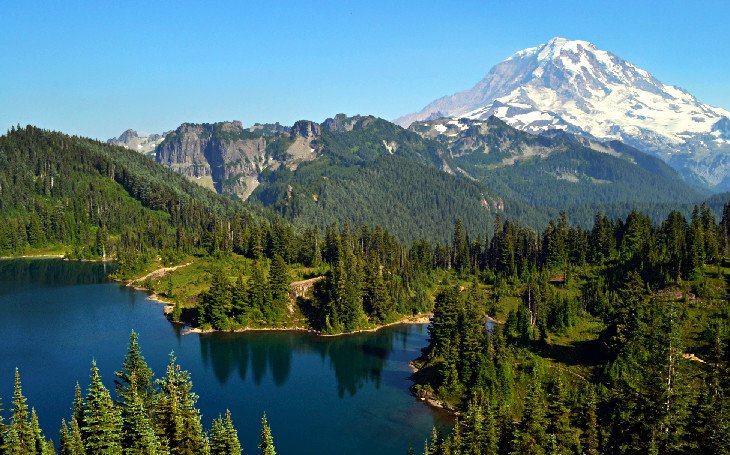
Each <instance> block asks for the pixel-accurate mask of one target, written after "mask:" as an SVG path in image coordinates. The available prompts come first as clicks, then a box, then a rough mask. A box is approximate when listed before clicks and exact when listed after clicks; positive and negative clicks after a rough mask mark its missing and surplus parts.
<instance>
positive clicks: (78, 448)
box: [60, 419, 86, 455]
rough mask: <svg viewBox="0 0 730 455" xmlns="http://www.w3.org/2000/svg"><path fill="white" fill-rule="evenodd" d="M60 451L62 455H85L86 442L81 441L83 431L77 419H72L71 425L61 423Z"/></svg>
mask: <svg viewBox="0 0 730 455" xmlns="http://www.w3.org/2000/svg"><path fill="white" fill-rule="evenodd" d="M60 439H61V443H60V449H61V455H85V454H86V452H85V451H84V442H83V441H82V439H81V430H80V429H79V425H78V423H77V422H76V420H75V419H71V423H68V424H67V423H66V421H65V420H62V421H61V431H60Z"/></svg>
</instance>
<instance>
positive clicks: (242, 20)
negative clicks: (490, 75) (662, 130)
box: [0, 0, 730, 139]
mask: <svg viewBox="0 0 730 455" xmlns="http://www.w3.org/2000/svg"><path fill="white" fill-rule="evenodd" d="M0 11H1V12H2V13H0V47H1V48H2V54H1V56H0V62H2V63H0V128H3V129H5V128H9V127H10V125H13V124H16V123H20V124H23V125H24V124H28V123H30V124H34V125H38V126H41V127H44V128H50V129H56V130H62V131H64V132H68V133H73V134H81V135H85V136H91V137H96V138H103V139H105V138H108V137H111V136H116V135H118V134H119V133H121V132H122V131H123V130H125V129H126V128H134V129H138V130H142V131H147V132H161V131H163V130H169V129H173V128H175V127H177V126H178V125H179V124H180V123H182V122H185V121H191V122H212V121H221V120H233V119H236V120H242V121H243V122H244V124H250V123H253V122H274V121H279V122H281V123H284V124H291V123H293V122H294V121H296V120H298V119H311V120H315V121H322V120H323V119H325V118H326V117H329V116H332V115H334V114H336V113H338V112H344V113H347V114H374V115H378V116H381V117H384V118H388V119H392V118H395V117H398V116H399V115H402V114H405V113H409V112H412V111H415V110H418V109H420V108H421V107H423V106H424V105H425V104H426V103H428V102H430V101H432V100H433V99H435V98H438V97H440V96H443V95H447V94H452V93H454V92H456V91H458V90H462V89H466V88H469V87H471V86H472V85H473V84H474V83H476V82H477V81H478V80H479V79H481V78H482V76H483V75H484V74H485V73H486V72H487V71H488V70H489V69H490V68H491V67H492V66H493V65H494V64H496V63H498V62H499V61H501V60H503V59H504V58H506V57H508V56H509V55H511V54H512V53H514V52H515V51H517V50H519V49H522V48H526V47H532V46H535V45H537V44H539V43H542V42H545V41H547V40H548V39H550V38H551V37H553V36H563V37H566V38H570V39H583V40H588V41H592V42H594V43H595V44H596V45H597V46H598V47H599V48H602V49H606V50H609V51H611V52H614V53H615V54H617V55H619V56H621V57H623V58H625V59H627V60H629V61H631V62H633V63H635V64H637V65H638V66H640V67H642V68H644V69H646V70H648V71H649V72H651V73H653V74H654V75H655V76H656V77H658V78H659V79H660V80H662V81H663V82H665V83H668V84H673V85H678V86H680V87H683V88H685V89H687V90H689V91H690V92H691V93H693V94H694V95H695V96H697V97H698V98H699V99H700V100H702V101H704V102H706V103H709V104H712V105H716V106H721V107H725V108H728V109H730V45H729V44H730V26H728V22H727V21H728V17H730V1H727V0H724V1H716V2H711V1H706V2H700V1H691V2H689V1H656V2H655V1H648V0H647V1H638V2H636V1H624V0H616V1H596V2H588V1H585V0H584V1H558V0H555V1H549V2H547V1H486V0H482V1H464V2H461V1H439V2H429V1H419V2H411V1H375V0H370V1H363V2H360V1H329V2H327V1H321V2H320V1H309V2H304V1H301V2H297V1H268V2H263V1H262V2H244V1H232V2H226V1H218V2H214V1H211V2H185V1H175V2H165V1H153V2H133V1H124V2H102V1H98V2H77V1H63V2H61V1H49V2H40V1H32V0H28V1H17V2H9V1H5V0H0Z"/></svg>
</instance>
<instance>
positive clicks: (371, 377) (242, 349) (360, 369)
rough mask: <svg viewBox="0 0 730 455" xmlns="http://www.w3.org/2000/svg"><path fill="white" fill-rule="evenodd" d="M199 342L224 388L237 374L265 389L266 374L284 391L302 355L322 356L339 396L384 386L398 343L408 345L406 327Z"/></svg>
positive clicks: (216, 337) (213, 337)
mask: <svg viewBox="0 0 730 455" xmlns="http://www.w3.org/2000/svg"><path fill="white" fill-rule="evenodd" d="M198 338H199V339H200V355H201V358H202V360H203V365H204V366H205V368H211V367H212V368H213V373H214V374H215V377H216V379H217V380H218V382H219V383H221V384H225V383H226V382H228V380H229V379H230V377H231V375H232V374H233V373H234V372H235V371H237V372H238V376H239V377H240V379H241V380H242V381H245V380H246V377H247V375H248V374H249V372H250V374H251V377H252V379H253V382H254V383H255V384H256V385H260V384H261V382H262V381H263V380H264V378H265V377H266V376H267V374H269V373H270V374H271V378H272V380H273V383H274V384H275V385H276V386H278V387H281V386H283V385H284V384H285V383H286V382H287V380H288V378H289V375H290V374H291V364H292V357H293V354H294V353H295V352H297V353H303V354H306V353H312V354H317V355H318V356H319V357H320V358H321V359H322V361H323V362H329V366H330V367H331V369H332V371H333V372H334V375H335V379H336V381H337V393H338V395H339V396H340V397H344V396H345V394H349V395H350V396H352V395H355V394H356V393H357V391H358V390H359V389H360V388H361V387H363V385H365V384H366V383H374V384H375V387H376V388H379V387H380V382H381V372H382V370H383V367H384V365H385V362H386V361H387V360H388V358H389V356H390V355H391V353H392V351H393V349H394V347H396V346H398V345H396V343H399V345H401V346H402V347H403V348H405V346H406V345H407V338H408V330H407V328H406V327H393V328H389V329H387V330H380V331H377V332H369V333H359V334H353V335H346V336H339V337H318V336H315V335H313V334H309V333H303V332H294V331H291V332H287V331H260V332H248V333H215V334H205V335H201V336H199V337H198Z"/></svg>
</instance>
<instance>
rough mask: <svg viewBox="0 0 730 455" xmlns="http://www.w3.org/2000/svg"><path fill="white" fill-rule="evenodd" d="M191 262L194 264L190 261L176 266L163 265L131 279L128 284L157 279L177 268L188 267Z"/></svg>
mask: <svg viewBox="0 0 730 455" xmlns="http://www.w3.org/2000/svg"><path fill="white" fill-rule="evenodd" d="M190 264H192V262H188V263H186V264H180V265H176V266H174V267H162V268H159V269H157V270H153V271H152V272H150V273H148V274H147V275H145V276H141V277H139V278H135V279H133V280H130V281H129V283H128V284H127V286H132V285H134V283H139V282H140V281H145V280H152V279H155V278H160V277H163V276H165V275H167V274H168V273H169V272H174V271H175V270H177V269H181V268H183V267H187V266H189V265H190Z"/></svg>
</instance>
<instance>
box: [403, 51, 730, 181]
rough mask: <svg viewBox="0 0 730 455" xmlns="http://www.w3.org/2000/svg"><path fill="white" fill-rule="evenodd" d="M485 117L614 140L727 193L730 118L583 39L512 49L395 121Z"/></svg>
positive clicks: (528, 127)
mask: <svg viewBox="0 0 730 455" xmlns="http://www.w3.org/2000/svg"><path fill="white" fill-rule="evenodd" d="M492 115H494V116H496V117H498V118H500V119H502V120H504V121H505V122H506V123H507V124H509V125H510V126H513V127H515V128H518V129H521V130H523V131H527V132H530V133H536V134H539V133H542V132H545V131H548V130H556V129H557V130H565V131H567V132H571V133H577V134H581V135H585V136H588V137H592V138H595V139H599V140H616V139H617V140H620V141H622V142H625V143H626V144H628V145H631V146H633V147H636V148H639V149H641V150H644V151H646V152H649V153H651V154H654V155H656V156H658V157H660V158H662V159H663V160H665V161H666V162H668V163H669V164H670V165H671V166H673V167H674V168H675V169H677V170H678V171H679V173H680V174H681V175H682V176H683V177H684V178H685V179H686V180H687V181H688V182H690V183H692V184H693V185H696V186H698V187H702V188H706V189H710V190H713V191H728V190H730V120H729V118H730V112H729V111H727V110H725V109H722V108H718V107H713V106H709V105H707V104H704V103H702V102H700V101H698V100H697V99H696V98H695V97H694V96H692V95H691V94H690V93H688V92H687V91H685V90H683V89H681V88H678V87H675V86H671V85H666V84H664V83H662V82H660V81H659V80H657V79H656V78H655V77H654V76H652V75H651V74H650V73H649V72H647V71H645V70H643V69H641V68H638V67H637V66H636V65H633V64H632V63H629V62H627V61H626V60H623V59H621V58H619V57H617V56H616V55H614V54H612V53H610V52H606V51H603V50H600V49H598V48H597V47H596V46H595V45H593V44H592V43H589V42H587V41H573V40H567V39H564V38H553V39H551V40H550V41H548V42H547V43H545V44H542V45H540V46H537V47H533V48H529V49H524V50H522V51H519V52H517V53H515V54H514V55H512V56H511V57H509V58H508V59H507V60H505V61H503V62H501V63H499V64H498V65H496V66H495V67H493V68H492V69H491V70H490V71H489V73H487V75H486V76H485V77H484V78H483V79H482V80H481V81H479V82H478V83H477V84H476V85H475V86H474V87H472V88H471V89H468V90H465V91H462V92H459V93H456V94H454V95H452V96H446V97H443V98H440V99H438V100H436V101H434V102H432V103H430V104H429V105H427V106H426V107H425V108H423V109H422V110H421V111H419V112H417V113H414V114H409V115H406V116H403V117H401V118H399V119H397V120H396V123H398V124H400V125H401V126H404V127H408V126H409V125H410V124H411V123H413V122H415V121H419V120H433V119H437V118H441V117H448V118H468V119H472V120H485V119H487V118H489V117H490V116H492Z"/></svg>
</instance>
